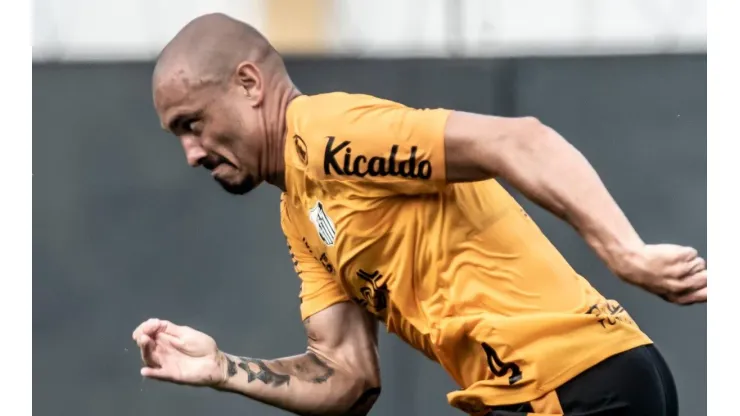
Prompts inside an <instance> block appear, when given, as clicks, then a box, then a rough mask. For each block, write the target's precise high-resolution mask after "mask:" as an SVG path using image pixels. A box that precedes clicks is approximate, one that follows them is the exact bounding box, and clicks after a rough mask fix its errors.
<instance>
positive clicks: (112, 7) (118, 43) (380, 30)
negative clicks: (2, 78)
mask: <svg viewBox="0 0 740 416" xmlns="http://www.w3.org/2000/svg"><path fill="white" fill-rule="evenodd" d="M267 1H270V0H123V1H122V0H118V1H112V0H34V17H33V24H34V30H33V46H34V59H37V60H38V59H131V58H134V59H148V58H151V57H152V56H154V55H155V54H156V53H157V52H158V51H159V50H160V49H161V48H162V46H164V44H165V43H166V42H167V41H168V40H169V39H170V38H171V37H172V36H173V35H174V34H175V33H176V32H177V30H178V29H179V28H180V27H181V26H182V25H184V24H185V23H186V22H187V21H189V20H190V19H192V18H194V17H196V16H198V15H199V14H203V13H206V12H213V11H221V12H225V13H228V14H230V15H232V16H234V17H237V18H239V19H242V20H245V21H248V22H249V23H251V24H253V25H254V26H256V27H257V28H259V29H262V28H263V27H264V26H265V19H266V15H265V9H266V7H265V3H266V2H267ZM295 1H301V0H295ZM326 1H327V2H331V0H326ZM328 10H329V12H328V13H329V14H330V16H329V17H328V19H329V21H330V22H331V24H329V25H327V27H326V32H325V33H324V34H322V36H323V37H324V38H325V42H326V44H327V48H328V50H329V51H330V52H333V53H352V54H359V55H369V56H394V55H404V56H407V55H430V56H450V55H472V56H491V55H520V54H534V55H542V54H562V53H565V54H585V53H589V54H590V53H620V52H626V53H635V52H637V53H641V52H684V51H705V50H706V36H707V35H706V33H707V24H706V0H334V1H333V2H332V3H331V6H330V7H328ZM284 13H290V10H289V9H286V10H285V12H284ZM288 30H289V28H288ZM268 36H269V34H268Z"/></svg>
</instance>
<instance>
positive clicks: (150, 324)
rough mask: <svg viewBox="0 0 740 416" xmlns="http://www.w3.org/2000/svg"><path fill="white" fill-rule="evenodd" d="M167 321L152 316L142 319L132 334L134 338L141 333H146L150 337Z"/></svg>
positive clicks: (164, 325)
mask: <svg viewBox="0 0 740 416" xmlns="http://www.w3.org/2000/svg"><path fill="white" fill-rule="evenodd" d="M167 323H168V322H167V321H162V320H160V319H157V318H152V319H149V320H147V321H144V322H143V323H142V324H141V325H139V326H138V327H137V328H136V329H135V330H134V333H133V334H132V337H133V339H134V340H137V339H138V338H139V337H140V336H141V335H142V334H146V335H148V336H149V337H150V338H154V336H155V335H156V333H157V332H159V331H161V330H163V329H164V328H165V327H166V326H167Z"/></svg>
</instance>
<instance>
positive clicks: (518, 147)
mask: <svg viewBox="0 0 740 416" xmlns="http://www.w3.org/2000/svg"><path fill="white" fill-rule="evenodd" d="M532 123H533V125H532V127H531V130H529V132H528V133H527V134H526V138H521V139H512V140H509V142H508V143H507V146H510V147H511V149H510V151H507V152H506V153H505V155H506V157H505V159H502V160H501V161H500V163H499V169H498V170H499V172H498V174H499V176H501V177H503V178H504V179H506V180H507V181H508V182H509V183H511V184H512V185H513V186H514V187H516V188H517V189H519V190H520V191H521V192H522V193H523V194H524V195H525V196H527V197H528V198H529V199H531V200H532V201H534V202H536V203H537V204H539V205H540V206H542V207H543V208H545V209H547V210H548V211H550V212H552V213H553V214H555V215H557V216H559V217H560V218H562V219H564V220H565V221H567V222H568V223H569V224H571V225H572V226H573V227H574V228H575V229H576V230H577V231H578V232H579V233H580V235H581V236H582V237H583V238H584V240H585V241H586V242H587V243H588V244H589V245H590V246H591V248H592V249H593V250H594V251H595V252H596V253H597V254H598V255H599V257H600V258H601V259H602V260H603V261H604V262H605V263H606V264H607V266H608V267H609V268H610V269H612V270H613V271H615V272H617V274H619V270H620V269H621V268H622V267H623V263H624V262H625V261H627V260H628V259H629V257H630V256H631V255H632V254H633V253H634V252H635V251H637V250H639V248H640V247H642V245H643V242H642V240H641V239H640V237H639V235H638V233H637V232H636V231H635V229H634V228H633V227H632V225H631V224H630V222H629V220H628V219H627V217H626V216H625V215H624V213H623V212H622V210H621V209H620V208H619V206H618V205H617V203H616V202H615V201H614V199H613V198H612V196H611V195H610V194H609V192H608V191H607V189H606V187H605V186H604V183H603V182H602V181H601V179H600V178H599V176H598V174H597V173H596V171H595V170H594V168H593V167H592V166H591V164H590V163H589V162H588V161H587V160H586V158H585V157H584V156H583V155H582V154H581V153H580V152H579V151H578V150H577V149H576V148H574V147H573V146H572V145H571V144H570V143H568V142H567V141H566V140H565V139H563V138H562V137H561V136H560V135H559V134H558V133H557V132H555V131H554V130H553V129H551V128H549V127H547V126H544V125H542V124H540V123H539V122H536V121H533V122H532Z"/></svg>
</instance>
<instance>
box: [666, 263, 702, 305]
mask: <svg viewBox="0 0 740 416" xmlns="http://www.w3.org/2000/svg"><path fill="white" fill-rule="evenodd" d="M702 267H703V266H702ZM666 286H667V288H668V292H667V293H666V294H665V295H664V296H663V298H664V299H665V300H667V301H669V302H672V303H677V304H681V305H688V304H692V303H698V302H706V301H707V270H700V271H699V272H698V273H693V274H691V275H689V276H687V277H684V278H683V279H679V280H668V281H666Z"/></svg>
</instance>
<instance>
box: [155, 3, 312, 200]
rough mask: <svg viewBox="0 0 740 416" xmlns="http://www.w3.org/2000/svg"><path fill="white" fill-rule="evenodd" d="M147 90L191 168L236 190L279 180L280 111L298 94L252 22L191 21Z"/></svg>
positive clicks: (161, 59)
mask: <svg viewBox="0 0 740 416" xmlns="http://www.w3.org/2000/svg"><path fill="white" fill-rule="evenodd" d="M152 87H153V88H152V89H153V91H152V92H153V98H154V107H155V110H156V111H157V115H158V116H159V120H160V123H161V124H162V127H164V128H165V129H166V130H167V131H169V132H171V133H173V134H175V135H176V136H178V138H179V139H180V142H181V144H182V147H183V150H184V151H185V157H186V160H187V162H188V163H189V164H190V165H191V166H196V167H197V166H202V167H204V168H206V169H208V170H210V171H211V174H212V175H213V177H214V179H216V181H218V182H219V183H220V184H221V185H222V186H223V187H224V189H226V190H227V191H229V192H231V193H235V194H241V193H245V192H249V191H250V190H251V189H253V188H254V187H256V186H257V185H258V184H259V183H260V182H262V181H264V180H268V181H279V180H280V179H279V178H280V177H281V176H280V175H281V174H280V172H281V170H280V169H282V168H281V166H283V165H282V163H284V162H283V151H282V149H283V147H284V142H285V114H286V112H287V107H288V105H289V103H290V102H291V100H292V99H293V98H295V97H297V96H298V95H300V91H298V90H297V89H296V88H295V86H294V85H293V83H292V82H291V81H290V77H289V76H288V73H287V71H286V69H285V65H284V64H283V60H282V58H281V57H280V54H278V53H277V51H276V50H275V49H274V48H273V47H272V46H271V45H270V43H269V42H268V41H267V39H265V37H264V36H262V34H260V33H259V32H258V31H257V30H256V29H254V28H253V27H252V26H249V25H248V24H246V23H243V22H240V21H238V20H235V19H232V18H230V17H228V16H226V15H223V14H209V15H205V16H201V17H199V18H197V19H195V20H193V21H191V22H190V23H188V24H187V25H186V26H185V27H183V28H182V30H180V32H179V33H178V34H177V35H176V36H175V37H174V38H173V39H172V40H171V41H170V42H169V43H168V44H167V46H166V47H165V48H164V49H163V50H162V53H161V54H160V56H159V58H158V59H157V65H156V67H155V70H154V76H153V85H152ZM275 178H277V179H275Z"/></svg>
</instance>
